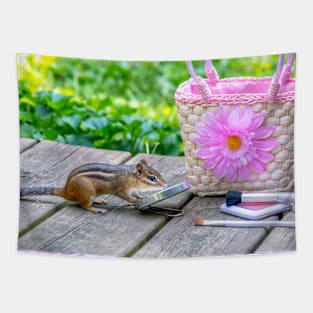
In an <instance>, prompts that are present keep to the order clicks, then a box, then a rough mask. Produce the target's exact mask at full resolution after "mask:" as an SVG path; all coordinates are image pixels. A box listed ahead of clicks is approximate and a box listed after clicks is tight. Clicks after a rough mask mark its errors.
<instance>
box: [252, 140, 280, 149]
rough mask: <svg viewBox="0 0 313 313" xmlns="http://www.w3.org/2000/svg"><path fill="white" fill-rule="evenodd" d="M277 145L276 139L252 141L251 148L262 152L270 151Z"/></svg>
mask: <svg viewBox="0 0 313 313" xmlns="http://www.w3.org/2000/svg"><path fill="white" fill-rule="evenodd" d="M277 145H278V141H277V140H276V139H256V140H253V146H254V147H255V148H257V149H259V150H262V151H271V150H273V149H275V148H276V147H277Z"/></svg>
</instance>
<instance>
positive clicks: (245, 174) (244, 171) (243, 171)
mask: <svg viewBox="0 0 313 313" xmlns="http://www.w3.org/2000/svg"><path fill="white" fill-rule="evenodd" d="M238 174H239V176H240V177H241V178H242V179H244V180H248V179H249V178H250V171H249V168H248V167H246V166H242V167H239V168H238Z"/></svg>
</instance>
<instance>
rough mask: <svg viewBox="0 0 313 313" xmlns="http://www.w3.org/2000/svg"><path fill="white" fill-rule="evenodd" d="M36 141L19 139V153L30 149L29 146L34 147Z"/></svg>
mask: <svg viewBox="0 0 313 313" xmlns="http://www.w3.org/2000/svg"><path fill="white" fill-rule="evenodd" d="M36 143H37V140H35V139H31V138H20V152H23V151H24V150H26V149H28V148H30V147H31V146H33V145H35V144H36Z"/></svg>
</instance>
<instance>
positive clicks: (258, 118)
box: [249, 112, 265, 130]
mask: <svg viewBox="0 0 313 313" xmlns="http://www.w3.org/2000/svg"><path fill="white" fill-rule="evenodd" d="M264 119H265V113H264V112H261V113H259V114H256V115H254V116H253V117H252V121H251V125H250V127H249V129H250V130H254V129H256V128H258V127H260V126H261V125H262V124H263V122H264Z"/></svg>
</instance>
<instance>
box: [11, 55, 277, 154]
mask: <svg viewBox="0 0 313 313" xmlns="http://www.w3.org/2000/svg"><path fill="white" fill-rule="evenodd" d="M277 61H278V56H277V55H272V56H264V57H249V58H240V59H223V60H213V64H214V65H215V67H216V68H217V71H218V73H219V75H220V78H225V77H234V76H272V75H273V73H274V72H275V69H276V65H277ZM193 63H194V67H195V69H196V72H197V73H198V74H200V75H202V76H203V77H205V72H204V62H202V61H195V62H193ZM17 70H18V94H19V108H20V136H21V137H28V138H35V139H37V140H43V139H48V140H55V141H58V142H62V143H68V144H75V145H83V146H90V147H92V146H93V147H97V148H104V149H113V150H123V151H130V152H131V153H132V154H136V153H138V152H145V153H157V154H164V155H183V144H182V140H181V136H180V131H179V124H178V120H177V113H176V107H175V101H174V98H173V97H174V93H175V90H176V89H177V87H178V85H179V84H180V83H182V82H183V81H185V80H187V79H189V74H188V72H187V69H186V65H185V62H182V61H179V62H176V61H175V62H172V61H170V62H133V61H131V62H121V61H103V60H88V59H77V58H62V57H51V56H38V55H31V54H28V55H24V54H20V55H17Z"/></svg>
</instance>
